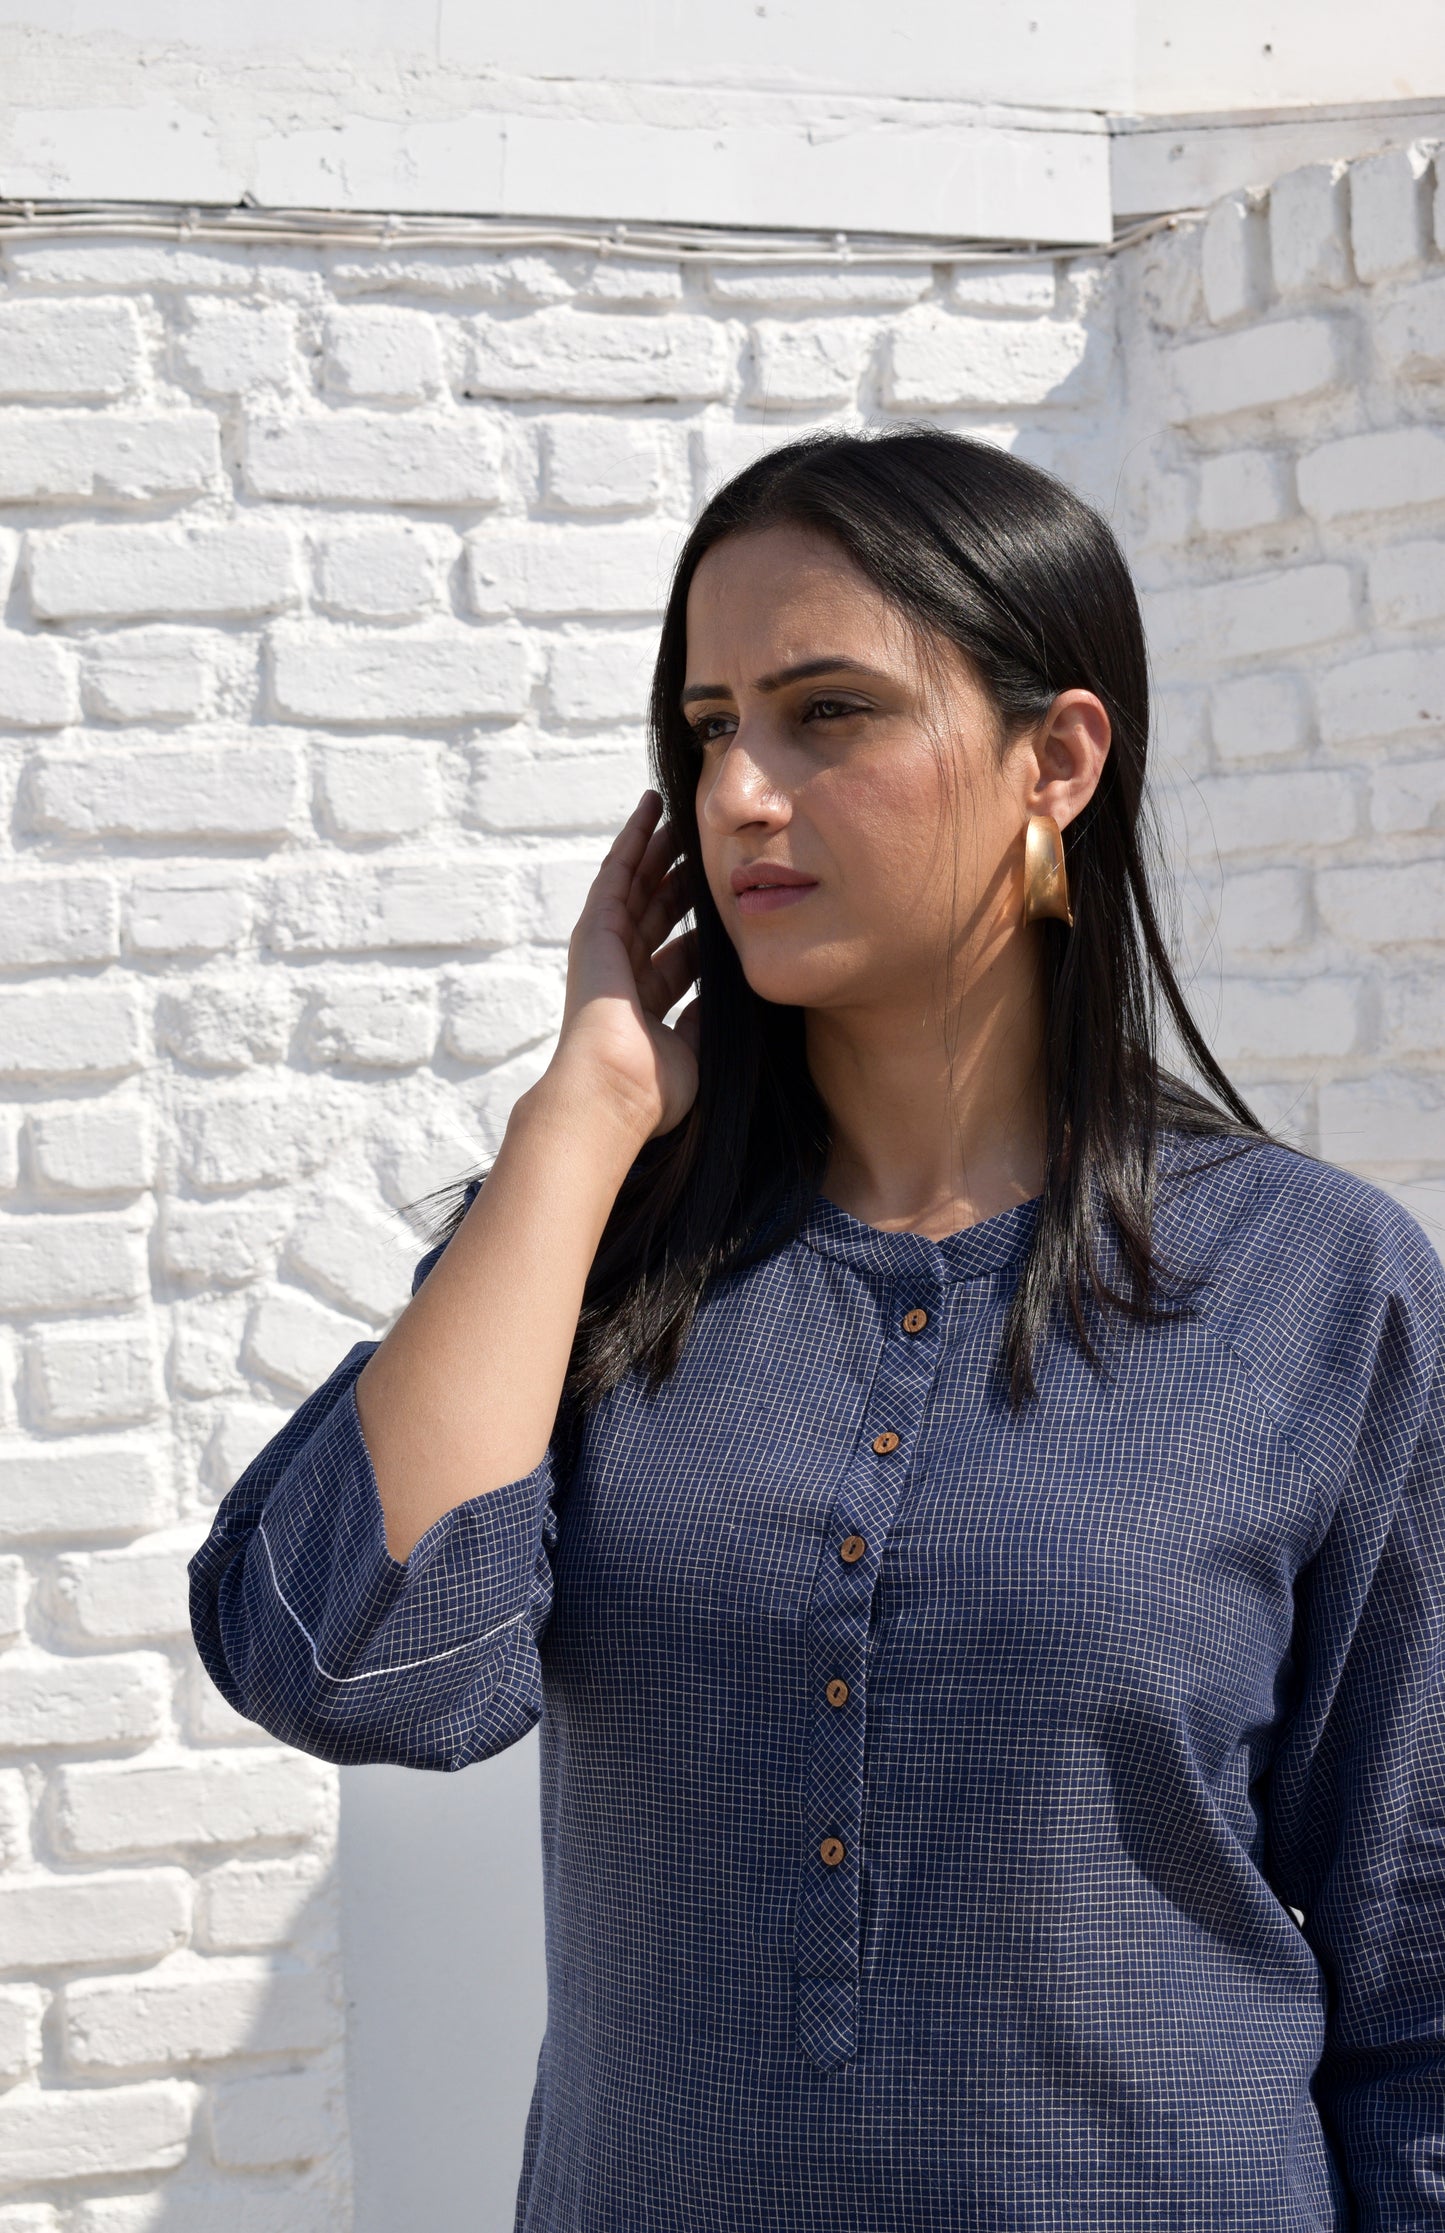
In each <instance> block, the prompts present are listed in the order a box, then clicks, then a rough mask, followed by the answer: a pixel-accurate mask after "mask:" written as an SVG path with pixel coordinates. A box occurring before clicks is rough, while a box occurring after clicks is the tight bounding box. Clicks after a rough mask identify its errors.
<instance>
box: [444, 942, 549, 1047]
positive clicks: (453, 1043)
mask: <svg viewBox="0 0 1445 2233" xmlns="http://www.w3.org/2000/svg"><path fill="white" fill-rule="evenodd" d="M562 994H563V986H562V983H561V980H560V979H559V977H558V976H557V973H556V972H555V971H554V970H550V969H529V968H526V967H519V966H517V965H516V964H513V963H508V962H499V963H496V964H495V965H494V966H493V967H492V968H490V969H479V970H473V971H469V972H468V974H467V975H466V976H465V977H462V978H459V979H457V980H456V981H455V982H454V983H453V984H451V985H449V986H448V988H447V1000H446V1047H447V1052H448V1053H449V1054H454V1055H455V1056H456V1057H457V1059H458V1061H460V1062H503V1061H505V1060H506V1058H507V1056H508V1055H512V1054H516V1053H517V1052H518V1050H519V1049H520V1048H522V1047H528V1046H531V1045H533V1044H534V1042H535V1041H537V1040H538V1039H550V1038H551V1036H552V1035H553V1033H554V1032H555V1031H556V1030H557V1029H558V1027H559V1025H560V1024H561V1021H562Z"/></svg>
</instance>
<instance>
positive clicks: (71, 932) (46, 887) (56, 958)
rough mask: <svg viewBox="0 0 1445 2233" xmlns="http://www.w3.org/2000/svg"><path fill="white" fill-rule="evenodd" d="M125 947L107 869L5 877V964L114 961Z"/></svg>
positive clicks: (1, 916) (0, 885) (0, 959)
mask: <svg viewBox="0 0 1445 2233" xmlns="http://www.w3.org/2000/svg"><path fill="white" fill-rule="evenodd" d="M119 952H120V906H119V902H118V899H117V896H116V890H115V885H114V883H113V882H112V881H111V879H110V877H109V876H106V875H67V874H66V873H64V872H63V871H61V872H59V873H57V872H55V871H50V872H48V873H41V874H39V875H34V874H31V875H17V874H16V873H15V871H14V870H13V869H7V870H6V871H5V874H4V880H3V882H0V968H5V969H31V968H36V967H40V966H43V965H44V964H45V963H47V962H75V961H110V960H112V959H113V958H114V956H115V955H117V954H118V953H119Z"/></svg>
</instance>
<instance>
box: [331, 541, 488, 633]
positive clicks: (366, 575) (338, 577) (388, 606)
mask: <svg viewBox="0 0 1445 2233" xmlns="http://www.w3.org/2000/svg"><path fill="white" fill-rule="evenodd" d="M456 549H457V541H456V537H455V536H453V535H450V534H449V535H448V536H447V538H446V540H445V543H442V542H440V541H439V540H438V537H437V535H436V534H435V532H433V533H431V534H428V533H427V532H425V530H423V529H422V528H420V527H417V526H416V525H415V524H414V523H413V522H411V521H409V520H397V521H395V522H388V523H387V524H386V525H385V526H384V527H357V528H351V529H347V530H342V531H339V532H337V533H336V534H334V535H327V536H325V537H323V538H322V541H321V543H320V545H319V548H318V552H317V568H316V578H317V587H318V591H319V595H320V601H321V603H322V605H323V606H324V607H325V609H326V610H327V611H328V612H335V613H343V614H345V615H347V616H348V617H355V618H357V619H360V620H415V619H417V618H418V617H419V616H420V615H421V614H423V613H426V612H430V611H432V610H434V609H435V607H436V606H437V605H438V604H439V603H440V601H441V590H442V570H443V566H444V565H445V564H446V563H447V562H448V561H449V560H450V559H451V558H452V557H453V556H454V555H455V552H456Z"/></svg>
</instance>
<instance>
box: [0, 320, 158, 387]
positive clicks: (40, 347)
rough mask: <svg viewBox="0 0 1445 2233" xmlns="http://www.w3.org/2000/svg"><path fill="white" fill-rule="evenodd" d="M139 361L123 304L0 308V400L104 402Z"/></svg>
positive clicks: (136, 370)
mask: <svg viewBox="0 0 1445 2233" xmlns="http://www.w3.org/2000/svg"><path fill="white" fill-rule="evenodd" d="M142 362H143V355H142V348H141V336H140V327H139V325H138V324H137V322H136V314H135V311H134V310H133V309H132V307H131V305H130V304H129V303H128V302H103V301H91V302H9V303H6V304H5V305H4V306H3V307H0V398H10V397H14V396H25V397H28V398H39V399H43V400H49V401H54V402H62V401H66V402H77V403H78V402H81V401H92V402H105V401H109V400H111V399H112V398H114V397H115V396H118V395H124V393H125V391H126V389H127V388H129V387H132V386H134V384H135V382H136V380H137V378H138V377H139V375H140V372H141V368H142Z"/></svg>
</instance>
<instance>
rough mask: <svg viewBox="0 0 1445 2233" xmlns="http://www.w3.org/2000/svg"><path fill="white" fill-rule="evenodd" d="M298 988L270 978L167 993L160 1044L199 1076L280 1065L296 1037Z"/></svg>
mask: <svg viewBox="0 0 1445 2233" xmlns="http://www.w3.org/2000/svg"><path fill="white" fill-rule="evenodd" d="M291 1017H292V988H291V986H290V984H289V983H287V982H285V981H278V977H277V973H276V972H274V971H273V972H270V973H268V975H266V976H263V977H262V978H260V980H259V981H257V980H255V979H252V980H250V981H247V980H244V979H243V980H242V981H240V982H239V983H232V984H225V985H204V984H203V985H198V986H197V987H196V988H195V990H194V991H192V992H186V993H179V992H163V993H162V994H161V995H160V997H159V999H158V1000H157V1002H156V1017H155V1028H156V1042H157V1044H158V1045H159V1046H162V1047H164V1048H165V1049H166V1051H167V1053H169V1054H172V1055H174V1056H175V1058H176V1060H177V1061H178V1062H183V1063H186V1064H188V1065H189V1066H190V1068H192V1069H195V1070H244V1069H246V1068H247V1067H248V1066H249V1065H250V1064H251V1063H253V1062H279V1061H280V1060H281V1058H282V1057H283V1056H284V1054H285V1052H286V1049H287V1046H288V1044H289V1041H290V1037H291Z"/></svg>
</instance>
